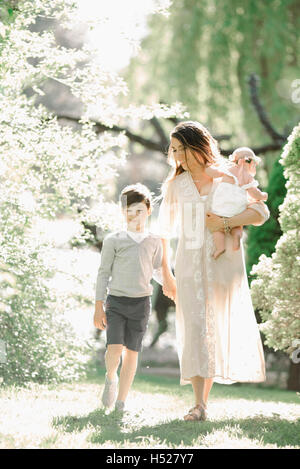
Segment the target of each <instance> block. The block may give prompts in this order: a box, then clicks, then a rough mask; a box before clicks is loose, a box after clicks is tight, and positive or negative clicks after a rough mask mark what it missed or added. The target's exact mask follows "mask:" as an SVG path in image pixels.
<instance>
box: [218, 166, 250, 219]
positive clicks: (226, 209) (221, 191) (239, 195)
mask: <svg viewBox="0 0 300 469" xmlns="http://www.w3.org/2000/svg"><path fill="white" fill-rule="evenodd" d="M222 171H223V172H224V173H225V174H227V175H228V176H231V177H233V178H234V181H235V183H234V184H230V182H220V184H219V185H218V187H217V189H216V190H215V192H214V195H213V198H212V212H213V213H214V214H215V215H218V216H222V217H233V216H234V215H238V214H239V213H242V212H243V211H244V210H246V208H247V205H248V204H249V201H248V196H247V189H250V187H257V186H258V182H257V181H256V180H255V179H254V180H253V181H252V182H251V183H249V184H244V185H243V186H240V185H239V181H238V179H237V177H236V176H234V174H232V173H231V172H230V171H227V170H222Z"/></svg>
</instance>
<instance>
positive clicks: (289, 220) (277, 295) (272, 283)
mask: <svg viewBox="0 0 300 469" xmlns="http://www.w3.org/2000/svg"><path fill="white" fill-rule="evenodd" d="M280 163H281V164H282V165H283V166H284V176H285V178H286V179H287V184H286V187H287V193H286V197H285V199H284V202H283V204H282V205H281V206H280V207H279V211H280V217H279V223H280V226H281V229H282V232H283V234H282V236H281V237H280V239H279V240H278V242H277V244H276V247H275V253H273V254H272V257H266V256H265V255H262V256H261V257H260V258H259V263H258V265H256V266H254V267H253V270H252V273H253V274H255V275H256V276H257V278H256V279H255V280H253V282H252V284H251V292H252V299H253V304H254V306H255V307H256V308H259V310H260V315H261V317H262V319H263V321H264V324H262V325H261V330H262V332H263V333H264V334H265V336H266V345H268V346H270V347H273V348H274V349H275V350H278V349H279V350H284V351H287V352H293V351H294V350H295V349H296V348H297V346H298V344H297V343H296V342H297V339H299V334H300V315H299V304H300V290H299V283H300V236H299V226H300V225H299V221H300V220H299V216H300V215H299V213H300V199H299V186H300V124H299V125H298V126H297V127H295V128H294V130H293V132H292V134H291V135H290V137H289V139H288V143H287V144H286V145H285V147H284V150H283V154H282V157H281V159H280Z"/></svg>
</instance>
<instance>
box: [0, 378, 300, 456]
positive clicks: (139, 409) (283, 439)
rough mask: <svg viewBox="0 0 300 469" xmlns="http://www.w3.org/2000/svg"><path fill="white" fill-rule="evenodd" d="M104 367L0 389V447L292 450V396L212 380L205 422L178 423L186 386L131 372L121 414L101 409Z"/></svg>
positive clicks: (187, 401)
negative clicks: (70, 378)
mask: <svg viewBox="0 0 300 469" xmlns="http://www.w3.org/2000/svg"><path fill="white" fill-rule="evenodd" d="M103 384H104V370H103V369H98V370H97V371H96V370H92V371H91V372H90V373H89V377H88V378H87V379H86V380H84V381H82V382H78V383H72V384H60V385H57V386H53V385H48V386H46V385H39V384H31V385H29V386H28V387H26V388H16V387H4V386H2V388H1V391H0V401H1V410H2V418H1V423H0V447H1V448H297V449H299V447H300V418H299V417H300V398H299V396H298V395H297V394H296V393H294V392H291V391H284V390H278V389H268V388H262V387H257V386H254V385H251V384H243V385H231V386H225V385H219V384H214V386H213V389H212V391H211V395H210V401H209V407H208V416H209V420H208V421H206V422H185V421H183V420H182V417H183V415H184V414H185V413H186V412H187V410H188V409H189V408H190V407H191V406H192V405H193V395H192V388H191V386H179V383H178V379H177V378H167V377H161V376H159V377H157V376H151V375H147V376H146V375H138V376H137V377H136V379H135V382H134V385H133V388H132V390H131V392H130V395H129V397H128V402H127V410H128V413H127V414H126V415H124V416H123V418H122V419H120V418H118V417H117V416H116V415H115V414H114V412H111V411H105V410H104V409H102V408H101V404H100V397H101V392H102V389H103Z"/></svg>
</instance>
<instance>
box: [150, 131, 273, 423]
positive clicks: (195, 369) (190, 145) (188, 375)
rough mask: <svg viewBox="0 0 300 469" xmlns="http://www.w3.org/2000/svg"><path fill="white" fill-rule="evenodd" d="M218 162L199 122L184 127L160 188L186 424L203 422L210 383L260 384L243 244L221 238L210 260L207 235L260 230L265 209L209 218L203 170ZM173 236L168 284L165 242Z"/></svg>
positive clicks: (260, 358) (260, 357)
mask: <svg viewBox="0 0 300 469" xmlns="http://www.w3.org/2000/svg"><path fill="white" fill-rule="evenodd" d="M220 158H221V156H220V154H219V152H218V149H217V144H216V141H215V140H214V139H213V138H212V137H211V135H210V134H209V132H208V131H207V130H206V129H205V128H204V127H203V126H202V125H201V124H199V123H198V122H182V123H180V124H178V125H177V126H176V127H175V129H174V130H173V131H172V133H171V143H170V148H169V158H168V161H169V163H170V164H171V165H172V166H173V169H172V172H171V174H170V175H169V177H168V178H167V180H166V181H165V183H164V184H163V188H162V195H163V199H162V202H161V205H160V208H159V215H158V227H159V233H160V236H161V238H162V242H163V248H164V255H163V265H162V274H163V292H164V294H165V295H166V296H168V297H169V298H172V299H174V301H175V303H176V340H177V350H178V357H179V364H180V373H181V377H180V384H182V385H184V384H188V383H191V384H192V387H193V390H194V395H195V407H193V408H192V409H190V411H189V412H188V414H187V415H185V417H184V419H185V420H205V419H206V408H207V401H208V395H209V392H210V390H211V387H212V385H213V382H218V383H224V384H231V383H234V382H237V381H239V382H261V381H264V380H265V361H264V354H263V347H262V343H261V338H260V334H259V330H258V326H257V323H256V319H255V315H254V310H253V306H252V301H251V297H250V291H249V286H248V279H247V275H246V269H245V261H244V251H243V245H242V243H241V249H240V250H236V251H234V250H233V249H232V245H231V243H230V236H229V235H228V234H227V235H226V241H225V243H226V252H225V253H224V255H223V256H220V258H218V259H217V260H214V259H213V257H212V253H213V250H214V243H213V238H212V234H211V232H214V231H219V230H222V229H224V231H225V233H229V231H230V229H231V228H233V227H235V226H243V225H249V224H253V225H261V224H263V223H264V222H265V221H266V220H267V219H268V217H269V211H268V209H267V207H266V205H265V204H264V203H263V202H257V203H253V204H251V206H250V205H249V206H248V207H247V209H246V210H245V211H244V212H242V213H241V214H239V215H236V216H233V217H231V218H226V219H225V218H222V217H219V216H217V215H214V214H212V213H210V212H209V211H210V209H211V200H212V195H213V193H214V191H215V189H216V187H217V186H218V184H219V183H220V180H221V179H213V178H211V177H209V176H208V175H207V174H206V173H205V166H206V165H207V164H212V163H218V162H219V160H220ZM250 207H251V208H250ZM178 228H179V229H178ZM177 230H178V231H177ZM175 235H176V236H178V245H177V251H176V257H175V277H174V276H173V274H172V272H171V269H170V262H169V260H170V259H169V257H170V251H169V247H170V246H169V243H170V238H171V237H172V236H175ZM175 279H176V280H175Z"/></svg>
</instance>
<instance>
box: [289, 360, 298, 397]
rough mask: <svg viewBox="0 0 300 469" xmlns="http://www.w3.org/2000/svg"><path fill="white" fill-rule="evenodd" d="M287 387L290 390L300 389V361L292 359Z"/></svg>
mask: <svg viewBox="0 0 300 469" xmlns="http://www.w3.org/2000/svg"><path fill="white" fill-rule="evenodd" d="M287 389H289V390H290V391H300V363H293V362H292V361H290V369H289V377H288V380H287Z"/></svg>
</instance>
